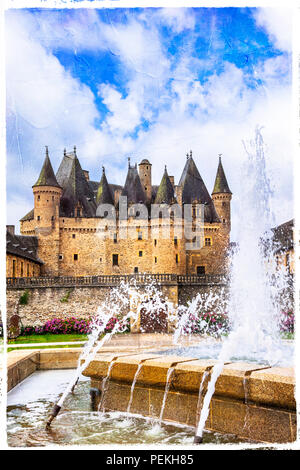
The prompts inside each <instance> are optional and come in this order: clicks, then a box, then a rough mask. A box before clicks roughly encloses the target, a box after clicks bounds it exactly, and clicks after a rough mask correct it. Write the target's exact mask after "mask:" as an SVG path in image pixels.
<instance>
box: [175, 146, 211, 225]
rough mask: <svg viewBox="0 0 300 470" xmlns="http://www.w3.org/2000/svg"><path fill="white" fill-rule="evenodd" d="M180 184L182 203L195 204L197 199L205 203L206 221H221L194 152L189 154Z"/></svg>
mask: <svg viewBox="0 0 300 470" xmlns="http://www.w3.org/2000/svg"><path fill="white" fill-rule="evenodd" d="M179 186H181V187H182V204H193V202H195V201H197V202H198V203H199V204H204V206H205V208H204V221H205V222H210V223H212V222H220V219H219V217H218V214H217V212H216V209H215V206H214V203H213V201H212V199H211V197H210V194H209V192H208V191H207V189H206V186H205V184H204V181H203V179H202V178H201V176H200V173H199V171H198V168H197V166H196V164H195V162H194V159H193V157H192V153H190V155H188V158H187V161H186V164H185V167H184V169H183V172H182V175H181V178H180V181H179Z"/></svg>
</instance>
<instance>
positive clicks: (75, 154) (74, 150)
mask: <svg viewBox="0 0 300 470" xmlns="http://www.w3.org/2000/svg"><path fill="white" fill-rule="evenodd" d="M74 154H75V155H76V145H74Z"/></svg>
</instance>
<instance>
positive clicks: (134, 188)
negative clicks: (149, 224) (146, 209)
mask: <svg viewBox="0 0 300 470" xmlns="http://www.w3.org/2000/svg"><path fill="white" fill-rule="evenodd" d="M121 196H126V197H127V204H128V206H129V205H130V204H146V203H147V197H146V194H145V191H144V189H143V186H142V183H141V180H140V177H139V174H138V171H137V166H136V165H135V166H130V164H129V166H128V173H127V177H126V181H125V185H124V188H123V190H122V193H121Z"/></svg>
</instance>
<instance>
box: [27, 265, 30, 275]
mask: <svg viewBox="0 0 300 470" xmlns="http://www.w3.org/2000/svg"><path fill="white" fill-rule="evenodd" d="M29 276H30V274H29V263H27V277H29Z"/></svg>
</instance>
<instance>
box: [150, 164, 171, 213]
mask: <svg viewBox="0 0 300 470" xmlns="http://www.w3.org/2000/svg"><path fill="white" fill-rule="evenodd" d="M176 202H177V201H176V198H175V194H174V188H173V185H172V183H171V180H170V178H169V175H168V172H167V168H166V167H165V171H164V174H163V177H162V179H161V182H160V185H159V187H158V190H157V193H156V197H155V201H154V203H155V204H168V205H170V204H175V203H176Z"/></svg>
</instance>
